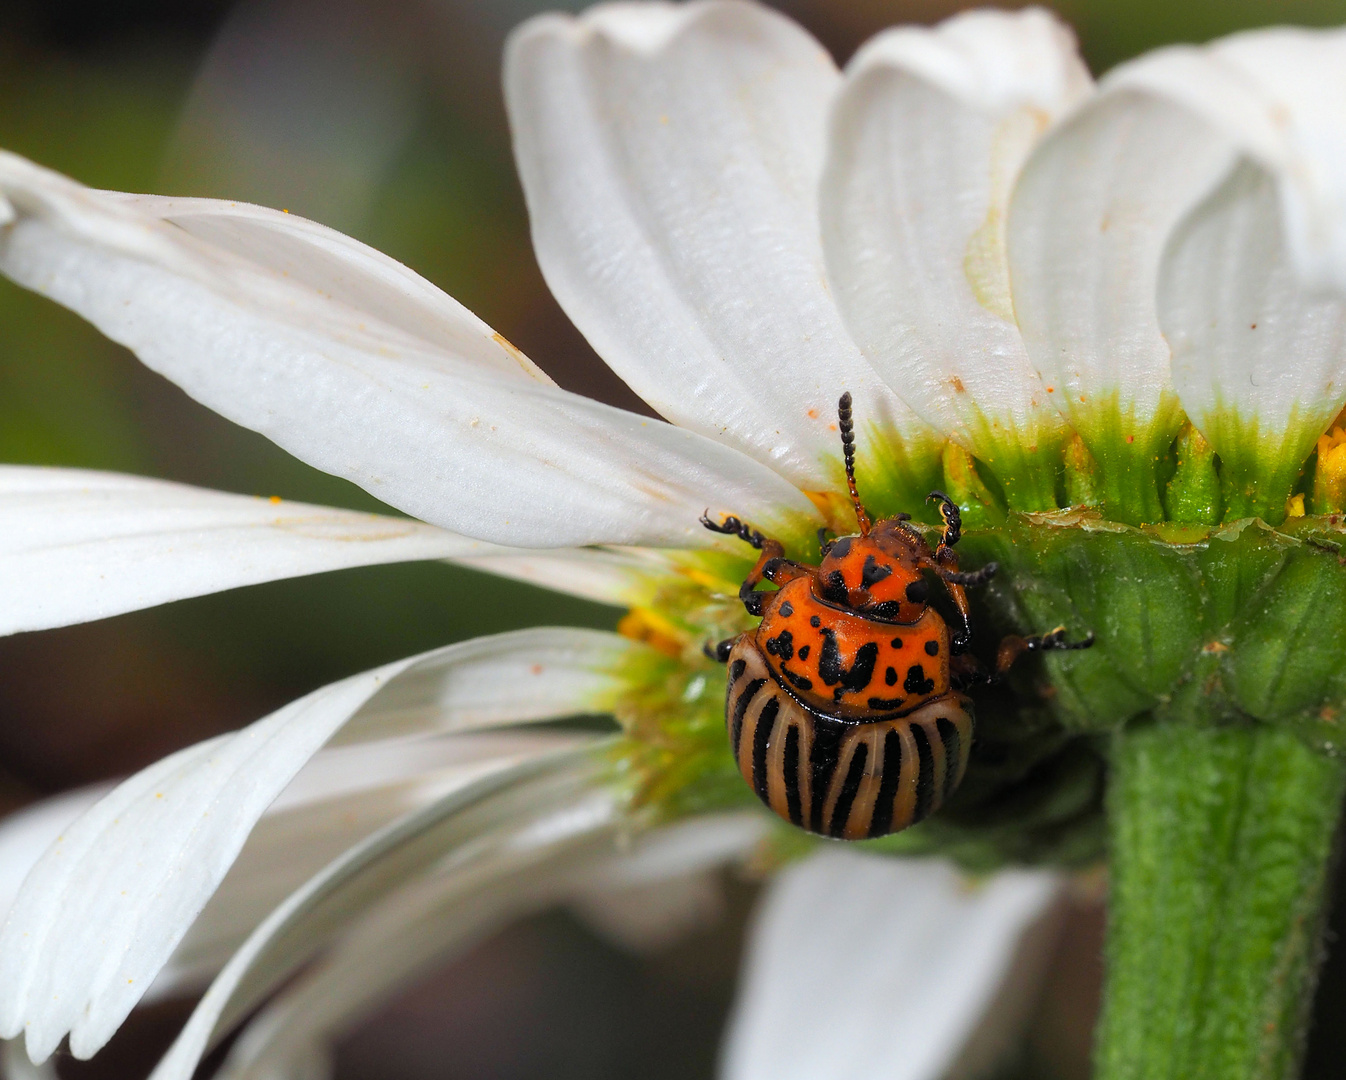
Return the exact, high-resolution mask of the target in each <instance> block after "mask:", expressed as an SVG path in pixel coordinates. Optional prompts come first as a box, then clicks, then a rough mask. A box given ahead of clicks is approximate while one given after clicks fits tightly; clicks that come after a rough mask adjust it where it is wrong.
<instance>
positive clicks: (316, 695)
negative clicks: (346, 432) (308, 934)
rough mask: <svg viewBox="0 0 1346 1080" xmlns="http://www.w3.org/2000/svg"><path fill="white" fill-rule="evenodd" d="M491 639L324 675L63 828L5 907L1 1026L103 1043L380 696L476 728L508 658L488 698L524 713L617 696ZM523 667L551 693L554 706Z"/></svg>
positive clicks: (42, 1047)
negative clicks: (287, 798)
mask: <svg viewBox="0 0 1346 1080" xmlns="http://www.w3.org/2000/svg"><path fill="white" fill-rule="evenodd" d="M532 633H534V634H536V633H538V632H537V631H533V632H532ZM561 633H563V634H564V633H566V632H564V631H563V632H561ZM571 633H573V634H574V635H575V640H576V645H575V647H574V649H572V650H571V654H570V657H569V662H570V663H571V664H572V665H574V666H582V665H583V664H584V663H585V661H586V660H592V655H591V654H592V653H593V649H597V651H598V653H600V654H601V655H602V656H608V655H610V654H611V650H612V648H613V646H612V645H611V644H610V642H620V641H621V639H618V638H616V637H615V636H614V635H602V634H597V635H595V634H593V633H592V632H586V631H573V632H571ZM488 640H491V641H492V644H493V646H494V651H493V648H492V645H483V644H482V643H480V642H467V643H464V644H463V645H461V646H450V647H448V648H447V649H444V650H438V651H436V652H434V653H429V654H425V655H423V656H420V657H412V658H410V659H407V660H402V661H398V662H396V663H393V664H388V665H385V666H383V667H381V668H377V669H374V670H373V671H368V672H364V673H362V674H360V675H356V676H352V677H351V678H348V679H345V680H343V681H341V682H338V683H333V684H331V685H329V686H326V687H323V688H322V689H319V690H316V691H314V692H313V693H311V694H309V695H308V696H306V697H304V698H301V699H300V700H298V701H296V702H293V703H292V704H290V705H287V706H286V707H285V708H283V709H280V710H279V711H277V712H275V713H273V714H272V715H270V716H268V717H266V718H264V719H262V720H259V721H257V722H256V723H254V724H252V725H250V726H249V727H247V728H244V729H243V730H242V731H240V732H238V733H237V734H234V735H225V736H220V737H218V738H215V739H211V740H208V741H206V742H204V743H199V744H197V745H195V746H191V747H188V748H187V749H185V750H182V751H179V752H178V753H176V754H173V755H171V756H169V757H167V758H165V759H164V760H162V761H160V762H157V763H156V764H154V765H152V766H150V767H149V768H147V769H145V770H143V771H142V772H140V773H137V774H136V775H135V776H133V777H131V778H130V779H128V780H126V781H124V782H123V783H122V784H120V785H119V786H118V787H117V788H115V789H114V790H113V791H112V792H111V793H110V794H109V795H108V796H107V797H105V798H104V799H103V800H101V801H100V802H99V803H97V804H96V805H95V806H94V807H93V808H91V809H90V810H89V811H88V812H87V813H85V814H84V815H83V816H82V817H81V818H80V819H79V820H78V821H76V822H74V823H72V824H71V825H70V827H69V828H67V829H65V830H64V832H63V834H62V836H61V837H60V838H59V839H58V841H57V842H56V843H55V844H54V845H53V846H52V847H51V848H50V849H49V850H48V851H47V853H46V855H44V856H43V858H42V860H41V861H40V862H39V863H38V864H37V865H36V866H35V867H34V868H33V870H32V872H31V873H30V874H29V876H28V878H27V880H26V881H25V882H24V886H23V888H22V890H21V891H20V893H19V896H18V898H17V899H16V900H15V902H14V904H13V905H12V907H11V908H10V911H9V915H8V917H7V919H6V921H5V924H4V927H3V930H0V1032H3V1033H5V1035H6V1037H13V1036H14V1035H16V1034H18V1032H19V1031H21V1030H22V1031H24V1032H25V1033H26V1037H27V1043H28V1048H29V1053H30V1054H31V1055H32V1057H33V1058H34V1059H35V1060H42V1059H44V1058H45V1057H46V1056H47V1055H49V1054H50V1053H51V1052H52V1051H53V1050H54V1049H55V1048H56V1046H57V1045H58V1044H59V1042H60V1040H61V1038H62V1037H63V1036H64V1035H65V1034H66V1033H67V1032H69V1034H70V1046H71V1050H72V1052H73V1053H75V1054H76V1055H77V1056H81V1057H87V1056H89V1055H90V1054H92V1053H94V1052H95V1051H96V1050H97V1049H98V1048H99V1047H101V1046H102V1045H103V1044H104V1043H105V1042H106V1041H107V1040H108V1038H110V1037H111V1035H112V1033H113V1032H114V1031H115V1030H116V1029H117V1027H118V1026H119V1025H120V1024H121V1022H122V1020H123V1019H125V1017H126V1014H127V1013H128V1012H129V1011H130V1010H131V1008H132V1007H133V1006H134V1005H135V1003H136V1002H137V1001H138V1000H139V999H140V997H141V996H142V994H143V993H144V992H145V990H147V989H148V987H149V985H150V983H151V981H152V980H153V979H154V977H155V975H156V974H157V973H158V971H159V970H160V968H162V967H163V965H164V963H165V962H166V961H167V959H168V957H169V955H170V953H171V952H172V951H173V949H174V948H175V947H176V946H177V944H178V942H179V941H181V940H182V937H183V935H184V934H185V933H186V931H187V929H188V927H189V926H190V925H191V923H192V921H193V920H194V919H195V918H196V916H197V915H198V914H199V913H200V911H201V909H202V907H203V906H204V905H205V903H206V901H207V900H208V899H209V897H210V896H211V894H212V893H213V892H214V891H215V889H216V888H217V887H218V885H219V883H220V881H221V879H222V878H223V876H224V874H225V872H226V871H227V870H228V869H229V867H230V865H232V863H233V861H234V859H235V858H236V857H237V856H238V853H239V850H240V848H241V847H242V846H243V843H244V841H245V840H246V839H247V836H248V834H249V833H250V832H251V831H252V828H253V826H254V825H255V824H256V822H257V820H258V818H260V817H261V815H262V814H263V812H264V811H265V810H266V808H267V806H268V805H270V804H271V802H272V801H273V800H274V799H275V798H276V796H277V795H278V794H279V793H280V792H281V791H282V790H283V789H284V788H285V787H286V785H288V784H289V783H290V781H291V780H292V779H293V778H294V776H295V774H296V773H297V772H298V771H299V770H300V768H301V767H302V766H303V765H304V764H305V763H306V762H307V761H308V760H309V759H310V758H311V757H312V756H313V754H314V753H315V752H316V751H317V750H318V749H319V747H321V746H322V745H323V744H324V743H325V742H326V741H327V740H328V739H330V738H331V736H332V735H333V734H334V733H335V732H336V731H337V730H338V729H339V728H341V727H342V726H343V725H344V724H346V723H347V722H348V721H349V720H350V719H351V718H352V717H353V716H354V715H356V714H357V713H358V712H359V711H360V710H361V707H362V706H364V705H365V704H366V703H367V702H370V701H371V699H373V698H375V695H376V694H378V692H379V691H380V690H383V689H388V690H390V691H391V694H390V696H389V697H388V698H385V699H384V701H383V702H382V705H381V707H382V709H383V710H384V714H385V716H387V717H389V718H390V720H393V721H396V722H398V723H399V724H400V726H401V727H402V728H406V727H407V726H411V725H414V724H416V723H420V724H423V725H424V724H426V723H427V722H431V723H433V722H434V717H435V716H436V715H437V713H436V707H438V708H439V709H443V710H449V709H451V708H452V707H453V706H454V704H455V702H456V701H458V700H461V701H462V703H463V708H464V711H465V713H467V714H468V715H475V718H476V719H477V720H478V721H479V722H481V723H491V722H497V723H498V722H501V718H500V717H499V714H498V712H493V711H492V705H491V702H490V700H489V699H490V697H491V690H490V688H489V687H486V686H484V685H483V680H482V679H481V678H480V677H474V674H473V673H475V675H476V676H480V674H481V672H482V670H483V665H484V666H485V669H486V670H488V671H491V672H494V673H495V674H497V675H501V674H508V673H510V672H511V671H512V670H513V669H511V668H510V664H511V663H512V662H513V663H521V664H522V665H523V666H524V669H525V671H526V672H527V673H528V674H526V675H521V676H520V677H519V678H516V679H513V680H511V681H509V682H506V683H504V684H496V686H495V688H494V693H495V700H496V702H497V703H499V702H500V701H509V702H513V703H518V704H519V705H520V709H519V711H518V713H517V714H516V716H517V718H518V719H520V720H523V719H538V718H542V717H543V716H564V715H567V714H572V713H576V712H585V711H589V710H596V709H601V708H602V707H603V701H604V700H605V699H604V694H605V693H609V692H611V691H610V690H609V689H601V690H598V691H597V692H596V690H595V687H596V685H597V686H599V687H602V686H604V684H603V683H602V678H601V676H598V675H595V674H592V673H591V672H590V671H589V670H588V669H586V670H585V671H584V672H582V673H580V674H578V675H576V674H575V673H574V672H573V671H572V670H569V669H566V666H565V662H564V661H562V662H559V663H558V662H557V661H558V649H557V648H556V644H557V643H556V642H554V641H553V642H551V643H550V644H551V646H552V647H551V649H550V651H547V650H546V649H544V650H543V652H544V653H545V655H544V656H542V657H540V658H539V660H538V661H537V662H536V666H537V668H538V670H537V671H536V672H532V671H531V670H530V665H529V661H528V658H527V657H526V655H523V654H522V653H521V652H520V650H519V649H518V648H517V647H516V646H517V645H518V642H517V641H516V640H515V639H514V636H513V635H504V636H502V637H500V638H496V639H488ZM589 644H592V646H593V649H590V648H588V647H587V646H588V645H589ZM455 649H456V650H459V651H458V652H457V653H455V651H454V650H455ZM454 656H459V657H461V659H462V661H463V664H464V670H465V671H466V672H468V674H467V676H466V677H465V678H464V679H463V680H461V681H460V682H457V683H455V681H454V678H453V675H452V673H451V672H449V671H448V670H447V668H448V667H449V666H451V660H448V659H446V658H451V657H454ZM577 657H583V658H582V659H577ZM403 674H409V679H410V686H409V688H408V690H407V692H406V693H405V694H404V695H399V694H398V692H397V687H396V682H395V680H396V679H397V677H398V676H401V675H403ZM530 676H531V677H532V678H533V679H534V680H535V682H536V685H539V686H548V687H550V690H551V698H550V707H549V708H548V707H547V706H546V705H545V704H544V703H543V702H541V701H540V700H539V698H540V697H546V696H547V695H546V692H545V691H534V689H533V688H532V686H531V685H530V684H529V677H530ZM608 685H609V686H610V683H609V684H608ZM374 708H375V709H378V708H380V705H378V704H375V706H374ZM474 709H475V714H474V713H473V710H474ZM452 722H453V720H452V717H451V716H450V717H449V720H448V723H450V724H451V723H452ZM464 726H466V725H464ZM366 730H371V729H369V728H367V729H366Z"/></svg>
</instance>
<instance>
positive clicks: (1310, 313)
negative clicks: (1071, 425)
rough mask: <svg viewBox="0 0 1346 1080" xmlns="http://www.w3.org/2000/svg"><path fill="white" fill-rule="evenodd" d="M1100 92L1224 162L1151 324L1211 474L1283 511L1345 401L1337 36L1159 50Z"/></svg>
mask: <svg viewBox="0 0 1346 1080" xmlns="http://www.w3.org/2000/svg"><path fill="white" fill-rule="evenodd" d="M1109 86H1110V87H1111V88H1112V90H1111V92H1112V93H1114V94H1118V95H1136V96H1139V97H1141V98H1143V99H1144V100H1147V101H1151V102H1155V103H1157V105H1158V106H1159V107H1167V108H1168V109H1169V111H1170V112H1171V113H1174V114H1177V115H1179V116H1181V117H1183V122H1184V123H1188V124H1190V123H1194V122H1195V123H1200V124H1202V125H1203V126H1204V128H1205V129H1206V132H1207V135H1206V137H1207V138H1211V139H1216V140H1218V141H1219V142H1220V143H1221V144H1222V145H1223V146H1224V147H1225V150H1226V152H1227V154H1228V155H1229V158H1230V163H1229V166H1228V169H1227V171H1226V173H1225V175H1224V176H1223V177H1221V181H1220V183H1219V184H1218V185H1217V186H1215V187H1214V189H1213V190H1211V191H1210V192H1209V193H1208V194H1206V193H1203V195H1204V197H1203V199H1202V200H1201V201H1200V203H1199V204H1198V205H1197V206H1196V207H1195V208H1194V209H1192V210H1191V212H1190V213H1189V214H1188V215H1187V216H1186V217H1185V218H1184V219H1183V220H1182V221H1181V222H1180V223H1179V224H1178V225H1177V227H1176V229H1175V231H1174V232H1173V234H1172V236H1171V237H1170V238H1169V242H1168V246H1167V248H1166V250H1165V253H1164V259H1163V263H1162V266H1161V270H1160V278H1159V282H1158V307H1159V321H1160V326H1161V328H1162V329H1163V331H1164V333H1165V335H1166V337H1167V339H1168V342H1169V344H1170V345H1171V346H1172V349H1173V380H1174V385H1175V387H1176V389H1177V391H1178V395H1179V397H1180V399H1181V401H1182V404H1183V407H1184V408H1185V409H1186V410H1187V413H1188V415H1189V416H1190V417H1191V419H1192V421H1193V422H1194V423H1195V424H1196V425H1197V426H1198V427H1200V428H1201V429H1202V431H1203V432H1204V433H1205V435H1206V437H1207V438H1208V439H1209V440H1210V442H1211V444H1212V445H1213V446H1214V447H1215V450H1216V451H1217V452H1218V453H1219V454H1220V456H1221V459H1222V461H1223V469H1222V475H1225V476H1226V480H1227V481H1228V482H1232V486H1233V487H1234V488H1239V487H1243V488H1246V489H1253V488H1257V489H1260V490H1258V491H1257V498H1256V500H1255V501H1256V502H1258V503H1261V504H1263V507H1259V508H1265V509H1266V510H1268V511H1270V512H1275V513H1279V510H1280V504H1281V503H1283V501H1284V499H1285V497H1286V496H1287V495H1288V494H1289V490H1290V487H1291V485H1292V484H1293V483H1294V481H1295V479H1296V477H1297V475H1298V471H1299V467H1300V466H1301V465H1302V463H1303V461H1304V459H1305V458H1306V457H1307V455H1308V453H1309V451H1310V449H1311V448H1312V446H1313V441H1314V439H1316V438H1317V437H1318V435H1320V434H1321V433H1322V432H1323V430H1324V429H1325V428H1326V427H1327V425H1328V423H1329V422H1330V421H1331V420H1332V418H1333V417H1334V416H1335V415H1336V414H1337V412H1338V411H1340V408H1341V405H1342V403H1343V402H1344V401H1346V295H1344V294H1346V32H1343V31H1332V32H1328V33H1312V32H1307V31H1296V30H1284V29H1278V30H1268V31H1260V32H1257V33H1250V34H1242V35H1238V36H1236V37H1233V38H1228V39H1226V40H1224V41H1220V42H1216V43H1214V44H1213V45H1211V46H1208V47H1207V48H1205V49H1199V50H1198V49H1189V48H1188V49H1170V50H1165V51H1163V52H1160V53H1156V54H1153V55H1151V56H1149V57H1146V58H1143V59H1142V60H1140V61H1137V62H1135V63H1133V64H1131V65H1128V66H1127V67H1125V68H1122V69H1120V70H1119V71H1118V72H1117V73H1116V75H1115V76H1114V77H1113V78H1112V79H1111V80H1110V82H1109ZM1168 167H1169V166H1168V164H1167V163H1160V164H1159V166H1158V167H1157V171H1160V172H1163V171H1165V170H1166V169H1167V168H1168ZM1237 498H1238V496H1236V499H1237ZM1231 509H1232V511H1233V512H1236V513H1237V512H1246V511H1247V510H1249V509H1252V508H1251V507H1241V506H1238V505H1237V504H1236V505H1235V506H1234V507H1232V508H1231Z"/></svg>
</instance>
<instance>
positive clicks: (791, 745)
mask: <svg viewBox="0 0 1346 1080" xmlns="http://www.w3.org/2000/svg"><path fill="white" fill-rule="evenodd" d="M838 420H839V427H840V429H841V445H842V451H843V456H844V459H845V466H846V482H847V486H848V488H849V491H850V497H851V503H852V505H853V506H854V508H855V517H856V522H857V524H858V526H859V532H858V533H857V534H855V535H851V536H843V537H840V538H838V539H835V540H826V539H825V532H824V531H820V532H819V546H820V556H821V558H820V563H819V565H817V566H812V565H809V564H806V563H800V562H795V561H792V560H790V559H787V558H785V549H784V547H783V546H782V545H781V543H780V542H779V541H777V540H773V539H770V538H769V537H765V536H763V535H762V534H761V533H760V532H758V531H757V530H756V529H753V528H752V527H751V526H749V525H747V524H745V523H744V522H742V521H740V520H739V519H738V518H736V517H733V516H729V517H725V518H724V519H723V520H722V521H719V522H716V521H713V520H711V519H710V518H709V517H708V516H704V515H703V517H702V518H701V523H702V524H703V525H705V527H706V528H708V529H711V530H712V531H714V532H719V533H726V534H729V535H732V536H737V537H738V538H739V539H741V540H743V541H744V542H745V543H748V544H751V545H752V546H753V547H754V548H756V549H757V550H758V551H760V552H761V555H760V557H759V558H758V560H757V563H756V565H755V566H753V568H752V570H751V571H750V572H749V573H748V576H747V577H746V578H745V579H744V581H743V585H742V587H741V588H740V589H739V599H740V600H741V601H742V602H743V606H744V607H745V608H746V609H747V611H748V614H749V615H753V616H759V617H760V618H761V620H762V621H761V623H760V624H759V625H758V626H757V627H756V628H755V629H752V630H748V631H745V632H744V633H742V634H739V635H738V636H737V637H733V638H730V639H728V640H727V641H722V642H720V643H719V645H717V646H716V647H715V648H714V649H709V648H708V649H707V652H708V653H709V654H710V655H711V656H713V657H714V658H715V659H717V660H719V661H721V662H725V663H727V664H728V665H729V684H728V688H727V693H726V696H725V725H726V727H727V729H728V733H729V743H730V746H731V748H732V749H733V752H734V756H735V758H736V759H737V762H738V767H739V771H740V772H741V773H742V774H743V778H744V779H745V780H746V781H747V782H748V783H749V785H751V787H752V789H753V790H754V791H755V792H756V793H757V795H758V797H759V798H760V799H761V800H762V802H764V803H765V804H766V805H767V806H768V807H770V808H771V809H772V810H773V811H775V813H777V814H779V815H780V816H781V817H782V818H785V819H786V820H787V821H790V822H792V823H793V824H795V825H798V826H799V827H801V828H803V829H807V830H808V831H809V832H814V833H820V834H822V835H825V836H834V837H839V838H843V839H847V840H861V839H864V838H866V837H875V836H884V835H886V834H888V833H893V832H897V831H899V830H900V829H905V828H906V827H907V826H909V825H914V824H915V823H916V822H918V821H921V820H922V819H924V818H925V817H927V816H928V815H930V814H932V813H934V812H935V811H936V810H938V809H939V807H940V806H941V804H943V803H944V801H945V800H946V799H948V797H949V796H950V795H951V794H952V793H953V791H954V789H955V788H956V787H957V786H958V784H959V783H960V782H961V781H962V778H963V773H964V771H965V770H966V768H967V763H968V755H969V752H970V750H971V746H972V702H971V700H970V699H969V698H968V697H967V696H966V694H964V693H963V691H964V690H965V689H966V688H967V687H968V686H969V685H971V684H973V683H976V682H983V681H990V680H993V679H995V678H998V677H999V676H1000V675H1002V674H1004V672H1005V671H1006V670H1008V668H1009V667H1010V665H1011V664H1013V663H1014V661H1015V660H1016V659H1017V658H1018V657H1019V656H1020V655H1022V654H1023V653H1025V652H1030V651H1038V650H1045V649H1084V648H1088V647H1089V646H1090V645H1092V644H1093V635H1092V634H1090V635H1089V636H1088V637H1086V638H1085V639H1084V640H1083V641H1079V642H1075V643H1069V642H1067V641H1066V638H1065V630H1064V628H1061V627H1058V628H1057V629H1055V630H1053V631H1051V632H1050V633H1048V634H1042V635H1039V636H1036V637H1027V638H1023V637H1017V636H1009V637H1006V638H1004V639H1003V640H1002V641H1001V642H1000V646H999V649H998V650H997V655H996V664H995V672H994V674H992V675H989V676H988V674H987V673H985V672H984V671H983V669H982V668H981V665H980V664H979V663H978V661H977V660H976V658H975V657H974V656H972V654H971V653H970V652H969V651H968V649H969V646H970V644H971V639H972V622H971V613H970V609H969V606H968V600H967V592H966V590H967V589H968V588H969V587H971V586H977V585H982V584H984V583H986V582H987V581H990V580H991V578H992V577H993V576H994V575H995V573H996V570H997V566H996V564H995V563H987V564H986V565H985V566H983V567H982V568H981V569H979V570H974V571H970V572H963V571H961V570H960V569H959V568H958V556H957V555H956V554H955V552H954V546H955V545H956V544H957V543H958V540H959V538H960V536H961V529H962V523H961V516H960V513H959V509H958V506H957V504H956V503H954V501H953V500H952V499H950V498H949V497H948V496H947V495H945V494H943V493H941V492H938V491H934V492H931V493H930V496H929V499H930V501H935V500H938V502H939V509H940V516H941V518H942V519H943V522H944V529H943V533H942V535H941V536H940V540H939V544H938V546H937V547H936V548H935V549H934V550H933V551H932V550H931V549H930V545H929V544H928V543H927V542H926V540H925V537H924V535H923V534H922V533H921V531H920V530H919V529H918V528H917V527H916V526H915V525H913V524H912V523H911V516H910V515H909V514H898V515H896V516H895V517H890V518H884V519H883V520H881V521H878V522H876V523H874V524H873V525H871V524H870V519H869V514H868V512H867V511H866V510H865V507H864V505H863V504H862V503H861V501H860V494H859V491H858V489H857V487H856V483H855V428H854V423H853V420H852V416H851V395H850V394H849V393H847V394H843V395H842V397H841V401H840V403H839V405H838ZM764 579H765V580H766V581H768V582H770V583H771V584H772V585H775V586H776V588H775V589H774V590H767V591H758V590H757V585H758V583H760V582H761V581H763V580H764ZM932 581H933V583H934V584H933V586H932ZM932 587H933V588H940V587H942V588H943V589H945V590H946V591H947V595H948V598H949V600H950V601H951V602H952V607H951V611H953V612H956V613H957V626H956V627H955V628H953V629H951V628H950V626H949V624H948V622H947V621H946V620H945V619H944V617H943V616H941V615H940V613H939V611H937V610H936V608H935V607H934V606H933V605H932V604H931V600H932V594H931V590H932Z"/></svg>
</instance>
